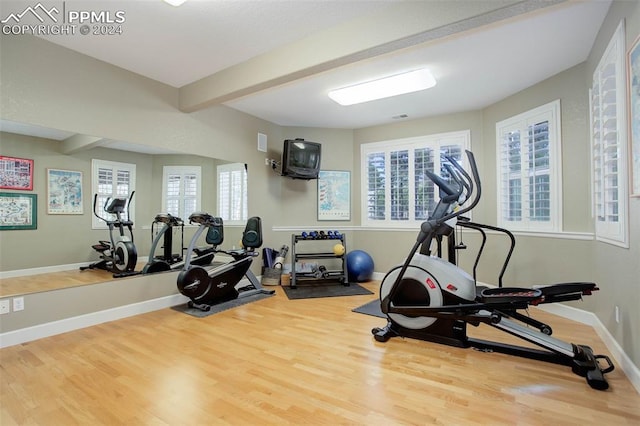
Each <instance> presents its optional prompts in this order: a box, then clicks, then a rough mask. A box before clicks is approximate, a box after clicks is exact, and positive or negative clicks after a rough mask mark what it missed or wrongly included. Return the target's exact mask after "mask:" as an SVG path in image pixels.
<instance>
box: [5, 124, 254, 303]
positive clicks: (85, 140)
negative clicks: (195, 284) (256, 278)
mask: <svg viewBox="0 0 640 426" xmlns="http://www.w3.org/2000/svg"><path fill="white" fill-rule="evenodd" d="M0 142H1V143H0V147H1V149H0V155H2V156H5V157H16V158H21V159H27V160H33V186H32V189H26V190H23V189H12V188H9V189H6V188H5V189H0V192H2V193H3V194H16V195H19V196H24V195H30V196H31V198H32V199H35V200H36V202H37V207H34V211H33V213H34V214H35V216H36V219H37V225H36V227H35V229H26V228H24V229H20V228H18V229H8V228H6V227H5V228H3V229H2V230H0V250H1V254H2V255H1V256H0V297H6V296H13V295H17V294H28V293H33V292H40V291H47V290H53V289H56V288H62V287H70V286H78V285H87V284H93V283H96V282H101V281H109V280H112V279H113V277H112V273H110V272H108V271H104V270H88V271H83V272H82V273H79V271H78V266H79V265H82V264H87V265H88V264H90V263H91V262H94V261H96V260H98V259H99V254H98V252H96V251H95V250H94V249H92V247H91V246H92V245H94V244H97V243H98V241H99V240H108V239H109V231H108V229H106V228H103V229H96V224H95V223H94V222H95V219H94V215H93V197H94V186H93V183H92V181H93V179H94V178H93V174H94V171H93V168H94V167H95V162H96V160H98V161H102V162H107V163H109V162H110V163H115V164H133V165H135V177H134V179H135V196H134V199H133V202H132V205H133V206H134V213H133V214H132V216H133V217H132V220H133V222H134V226H133V234H134V242H135V247H136V251H137V253H138V258H139V262H138V265H137V266H136V270H139V269H140V268H141V265H144V264H145V263H146V261H147V257H148V256H149V254H150V249H151V246H152V239H153V237H154V235H153V233H152V231H155V232H157V231H158V230H160V229H161V225H159V224H156V225H154V224H153V222H154V219H155V218H156V216H157V215H158V214H160V213H164V212H166V208H165V206H163V200H164V199H165V197H164V196H163V194H164V193H165V187H166V174H167V170H180V168H186V169H189V168H191V169H193V168H197V169H198V170H200V176H199V180H200V182H199V184H198V190H199V192H200V193H199V204H198V210H200V211H205V212H209V213H210V214H212V215H216V214H217V211H218V206H217V199H218V197H217V192H218V187H217V170H218V167H219V166H222V165H228V164H229V162H228V161H224V160H220V159H216V158H209V157H204V156H197V155H187V154H182V153H179V152H171V151H168V150H158V149H154V148H153V147H147V146H141V145H136V144H132V143H129V142H123V141H113V140H104V139H101V138H98V137H94V136H87V135H78V134H74V133H70V132H65V131H60V130H56V129H48V128H42V127H38V126H32V125H29V124H25V123H15V122H10V121H6V120H0ZM245 170H246V169H245ZM52 171H54V172H52ZM55 171H64V172H73V173H74V177H75V178H77V179H76V180H80V181H81V190H82V192H81V197H82V200H81V203H80V206H81V208H75V209H73V211H64V210H63V211H53V210H52V208H51V201H50V197H49V196H48V195H49V193H48V191H49V190H50V187H51V186H50V185H51V184H50V181H51V178H52V176H54V175H55ZM0 172H1V171H0ZM9 198H10V197H9ZM101 209H102V206H98V210H99V211H100V210H101ZM0 214H2V215H6V214H8V213H7V212H6V211H0ZM182 219H183V221H184V223H185V227H184V229H182V227H179V228H176V229H174V231H173V237H174V238H173V240H174V243H173V251H174V252H179V251H181V249H182V246H183V245H184V246H187V245H188V242H189V240H190V238H191V236H192V235H193V233H194V232H195V229H196V227H195V226H192V225H189V221H188V218H182ZM225 228H226V227H225ZM240 233H241V230H240V229H239V228H238V229H235V228H233V229H225V242H224V243H223V246H222V247H225V248H232V247H233V242H237V241H239V235H240ZM183 235H184V237H183ZM183 238H184V239H183ZM183 242H184V244H183ZM227 246H228V247H227ZM160 247H161V246H159V247H158V248H157V251H160V250H161V248H160ZM158 254H161V253H158ZM16 271H20V272H19V273H17V272H16ZM27 271H28V272H29V274H28V275H27ZM121 279H126V278H121Z"/></svg>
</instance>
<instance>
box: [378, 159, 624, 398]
mask: <svg viewBox="0 0 640 426" xmlns="http://www.w3.org/2000/svg"><path fill="white" fill-rule="evenodd" d="M466 154H467V157H468V159H469V163H470V167H471V171H472V174H473V178H471V176H469V174H468V173H467V172H466V171H465V170H464V169H463V168H462V167H461V166H460V165H459V164H458V163H457V161H456V160H454V159H453V158H451V157H447V160H448V162H449V164H445V165H444V168H445V169H446V170H447V172H448V174H449V176H450V178H451V180H452V181H453V182H452V183H449V182H447V181H446V180H445V179H443V178H441V177H440V176H438V175H436V174H434V173H431V172H429V171H427V172H426V173H427V175H428V176H429V178H430V179H431V180H432V181H433V182H434V183H435V184H436V185H437V186H438V188H439V190H440V201H439V202H438V204H437V205H436V206H435V208H434V209H433V212H432V213H431V215H430V217H429V219H428V220H427V221H425V222H423V223H422V225H421V228H420V232H419V234H418V237H417V240H416V243H415V244H414V245H413V247H412V248H411V251H410V252H409V255H408V256H407V258H406V260H405V261H404V263H403V264H402V265H399V266H397V267H395V268H393V269H391V271H389V272H388V273H387V274H386V276H385V277H384V279H383V281H382V283H381V286H380V304H381V310H382V312H383V313H384V314H386V315H387V325H386V326H385V327H382V328H378V327H376V328H373V329H372V330H371V332H372V334H373V335H374V337H375V339H376V340H377V341H379V342H386V341H387V340H389V339H390V338H391V337H394V336H405V337H410V338H416V339H421V340H426V341H431V342H436V343H441V344H446V345H451V346H456V347H461V348H467V347H474V348H477V349H480V350H486V351H495V352H501V353H506V354H510V355H516V356H522V357H527V358H531V359H536V360H540V361H546V362H551V363H555V364H561V365H567V366H570V367H571V368H572V371H573V372H574V373H575V374H578V375H580V376H583V377H585V378H586V380H587V383H588V384H589V385H590V386H591V387H592V388H594V389H598V390H605V389H608V387H609V384H608V382H607V380H606V378H605V377H604V374H606V373H609V372H611V371H613V369H614V366H613V363H612V362H611V360H610V359H609V357H607V356H606V355H594V353H593V350H592V349H591V348H590V347H588V346H585V345H577V344H573V343H567V342H564V341H562V340H559V339H556V338H554V337H551V336H550V335H548V333H550V329H549V330H541V329H538V330H536V329H534V328H529V327H526V326H523V325H521V324H519V323H518V322H516V320H520V321H522V319H521V318H519V317H518V316H516V315H513V313H514V312H516V311H517V310H522V309H527V308H528V307H529V306H536V305H539V304H543V303H553V302H559V301H568V300H579V299H581V298H582V296H583V295H590V294H591V293H592V292H593V291H596V290H598V288H597V287H596V285H595V284H594V283H584V282H575V283H563V284H553V285H546V286H537V287H534V288H509V287H498V288H484V289H482V290H480V291H478V290H479V289H476V285H475V280H474V279H473V277H471V276H470V275H469V274H467V273H466V272H465V271H463V270H462V269H460V268H459V267H457V266H455V265H454V264H452V263H450V262H447V261H445V260H443V259H441V258H439V257H436V256H430V255H429V253H430V246H431V243H432V241H433V240H434V239H436V238H437V236H438V235H447V234H449V233H450V232H452V231H453V229H454V227H455V224H456V219H457V218H458V216H461V215H463V214H464V213H466V212H468V211H470V210H471V209H472V208H474V207H475V206H476V205H477V204H478V202H479V201H480V195H481V184H480V177H479V174H478V170H477V166H476V163H475V159H474V156H473V153H471V152H470V151H466ZM474 183H475V186H476V187H477V190H476V195H475V198H474V199H473V201H471V203H470V204H469V205H468V206H466V207H462V205H463V204H464V203H465V202H466V201H469V199H470V198H471V196H472V194H473V190H474V188H473V187H474ZM419 249H420V251H419V252H418V250H419ZM467 324H471V325H474V326H478V325H480V324H488V325H490V326H492V327H495V328H497V329H499V330H502V331H504V332H506V333H508V334H511V335H513V336H516V337H518V338H521V339H523V340H525V341H528V342H530V343H533V344H535V345H537V346H539V347H542V348H543V349H544V350H539V349H533V348H526V347H521V346H516V345H508V344H503V343H498V342H490V341H486V340H479V339H473V338H469V337H468V336H467V329H466V327H467ZM540 324H541V323H540ZM599 360H604V361H606V364H607V365H606V366H605V367H604V368H603V367H601V366H600V363H599Z"/></svg>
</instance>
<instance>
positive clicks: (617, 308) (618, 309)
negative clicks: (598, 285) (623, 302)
mask: <svg viewBox="0 0 640 426" xmlns="http://www.w3.org/2000/svg"><path fill="white" fill-rule="evenodd" d="M615 312H616V322H617V323H618V324H620V308H619V307H618V306H616V307H615Z"/></svg>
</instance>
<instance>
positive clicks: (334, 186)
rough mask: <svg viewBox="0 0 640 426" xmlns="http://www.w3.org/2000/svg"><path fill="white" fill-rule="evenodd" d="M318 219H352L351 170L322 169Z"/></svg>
mask: <svg viewBox="0 0 640 426" xmlns="http://www.w3.org/2000/svg"><path fill="white" fill-rule="evenodd" d="M318 220H351V172H349V171H342V170H320V173H319V174H318Z"/></svg>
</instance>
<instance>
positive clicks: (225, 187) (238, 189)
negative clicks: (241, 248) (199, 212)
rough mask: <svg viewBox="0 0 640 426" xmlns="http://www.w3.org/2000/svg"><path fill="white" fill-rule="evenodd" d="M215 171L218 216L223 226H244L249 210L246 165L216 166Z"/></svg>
mask: <svg viewBox="0 0 640 426" xmlns="http://www.w3.org/2000/svg"><path fill="white" fill-rule="evenodd" d="M217 171H218V215H219V216H220V217H221V218H222V220H223V221H224V222H225V224H231V225H234V224H235V225H241V224H244V222H246V220H247V218H248V210H249V209H248V206H247V199H248V196H247V194H248V189H247V166H246V164H244V163H233V164H223V165H220V166H218V170H217Z"/></svg>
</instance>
